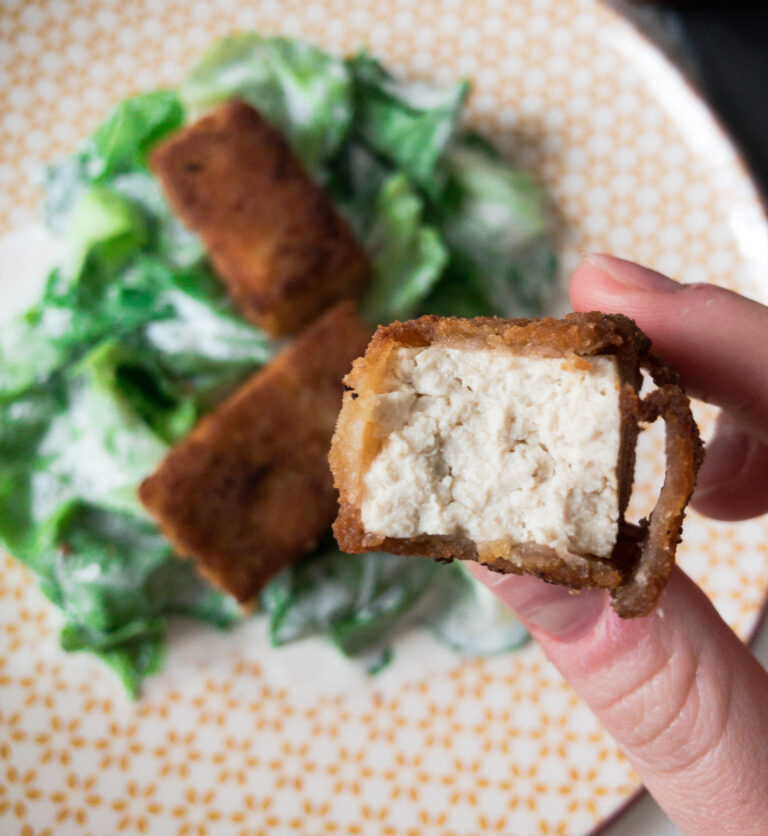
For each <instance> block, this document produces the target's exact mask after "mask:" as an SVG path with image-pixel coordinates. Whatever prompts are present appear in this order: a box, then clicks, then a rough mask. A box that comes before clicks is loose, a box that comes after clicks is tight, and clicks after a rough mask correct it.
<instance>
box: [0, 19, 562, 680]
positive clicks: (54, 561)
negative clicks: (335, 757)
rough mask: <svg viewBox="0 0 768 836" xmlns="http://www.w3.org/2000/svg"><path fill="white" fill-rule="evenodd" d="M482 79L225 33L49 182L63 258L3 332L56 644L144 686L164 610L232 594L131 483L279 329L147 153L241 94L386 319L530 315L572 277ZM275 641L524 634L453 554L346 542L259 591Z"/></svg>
mask: <svg viewBox="0 0 768 836" xmlns="http://www.w3.org/2000/svg"><path fill="white" fill-rule="evenodd" d="M467 93H468V85H467V84H466V83H459V84H456V85H454V86H452V87H449V88H446V89H438V88H435V87H434V86H432V85H429V84H426V83H422V82H407V83H406V82H402V81H399V80H397V79H396V78H394V77H393V76H392V75H391V74H390V73H389V72H388V71H387V70H386V69H385V68H384V67H382V66H381V65H380V64H379V63H378V62H377V61H376V60H374V59H373V58H372V57H370V56H369V55H367V54H365V53H362V54H358V55H356V56H354V57H351V58H349V59H347V60H342V59H338V58H336V57H333V56H331V55H329V54H327V53H325V52H323V51H321V50H319V49H317V48H315V47H313V46H310V45H308V44H306V43H304V42H302V41H298V40H292V39H287V38H282V37H265V36H261V35H259V34H255V33H246V34H240V35H236V36H233V37H229V38H225V39H223V40H221V41H219V42H218V43H216V44H215V45H214V46H213V47H212V48H211V49H210V50H209V51H208V52H207V53H206V54H205V55H204V56H203V57H202V58H201V60H200V61H199V62H198V64H197V65H196V66H195V67H194V68H193V69H192V71H191V72H190V73H189V75H188V76H187V78H186V79H185V81H184V82H183V83H182V85H181V86H180V87H179V88H178V89H176V90H158V91H154V92H149V93H144V94H141V95H137V96H135V97H132V98H130V99H127V100H125V101H123V102H122V103H121V104H119V105H118V106H117V107H116V108H115V109H114V111H113V112H112V113H111V114H110V115H109V116H108V117H107V118H106V119H105V121H104V122H103V123H102V124H101V125H99V127H98V128H97V129H96V131H95V132H94V134H93V135H92V136H91V137H90V138H89V139H88V140H87V141H86V142H84V143H83V144H82V146H81V147H80V148H79V149H78V150H77V151H76V152H75V153H74V154H72V156H70V157H69V158H67V159H65V160H63V161H62V162H60V163H59V164H57V165H54V166H52V167H50V168H49V169H48V170H47V171H46V174H45V178H44V185H45V190H46V199H45V220H46V223H47V225H48V227H49V229H50V230H51V231H52V233H53V234H55V235H56V236H57V237H58V238H59V239H60V240H61V242H62V252H63V253H64V255H63V256H62V258H61V259H60V263H59V264H58V265H57V266H56V267H55V268H54V269H53V270H52V271H51V272H50V274H49V276H48V278H47V281H46V284H45V288H44V291H43V293H42V295H41V298H40V299H39V300H38V301H37V303H36V304H35V305H34V306H33V307H32V308H31V309H30V310H28V311H27V312H26V313H25V314H24V315H23V316H21V317H19V318H17V319H15V320H14V321H12V322H10V323H4V324H3V327H2V331H0V540H2V542H4V544H5V545H6V547H7V548H8V550H9V551H10V552H11V553H12V554H13V555H14V556H15V557H16V558H17V559H19V560H21V561H23V562H24V563H25V564H27V565H28V566H29V567H30V568H31V569H32V570H33V572H34V573H35V574H36V576H37V577H38V579H39V583H40V588H41V590H42V591H43V593H44V594H45V595H46V596H47V597H48V598H49V599H50V600H51V601H52V602H53V603H54V604H56V605H57V606H58V607H60V608H61V610H62V611H63V614H64V619H65V623H64V627H63V629H62V633H61V644H62V647H63V648H64V649H65V650H86V651H90V652H92V653H95V654H96V655H97V656H99V657H100V658H101V659H103V660H104V661H105V662H106V663H108V664H109V665H111V666H112V667H113V668H114V669H115V670H116V672H117V673H118V675H119V676H120V678H121V680H122V682H123V683H124V685H125V688H126V689H127V691H128V692H129V693H131V694H132V695H135V694H136V693H137V692H138V690H139V687H140V684H141V681H142V679H143V677H144V676H146V675H147V674H150V673H152V672H154V671H156V670H158V668H159V666H160V664H161V661H162V654H163V644H164V633H165V629H166V626H167V623H168V619H169V618H171V617H173V616H187V617H191V618H196V619H200V620H203V621H206V622H208V623H210V624H213V625H216V626H218V627H228V626H231V625H233V624H235V623H236V622H237V621H238V620H239V619H241V618H243V617H244V616H243V613H242V612H241V611H240V609H239V607H238V606H237V604H236V602H235V601H234V600H233V599H232V598H231V597H229V596H228V595H226V594H224V593H222V592H220V591H218V590H215V589H213V588H211V587H210V586H209V585H208V584H207V583H206V582H205V581H204V580H202V579H201V578H200V577H198V575H197V574H196V572H195V571H194V569H193V567H192V565H191V564H190V563H189V562H187V561H184V560H180V559H178V557H176V556H175V555H174V553H173V549H172V547H171V546H170V544H169V543H168V542H167V541H166V540H165V539H164V537H163V536H162V535H161V534H160V532H159V531H158V529H157V527H156V526H155V524H154V523H153V522H152V520H151V519H150V518H149V517H148V516H147V514H146V512H145V511H144V509H143V508H142V506H141V505H140V503H139V501H138V499H137V495H136V489H137V485H138V484H139V482H140V481H141V480H142V479H143V478H144V477H145V476H147V475H148V474H150V473H151V472H152V471H153V470H154V469H155V467H156V466H157V465H158V463H159V462H160V460H161V459H162V458H163V457H164V455H165V454H166V453H167V452H168V450H169V449H170V448H171V447H172V446H173V445H174V444H175V443H176V442H177V441H179V440H180V439H182V438H183V437H184V436H185V435H186V434H187V433H188V432H189V431H190V430H191V428H192V427H193V426H194V425H195V423H196V422H197V421H198V419H199V418H200V417H201V416H202V415H204V414H205V413H206V412H207V411H209V410H210V409H212V408H213V407H214V406H216V405H217V404H218V403H220V402H221V401H222V400H223V399H224V398H225V397H226V396H227V395H228V394H230V393H231V392H232V391H233V390H234V389H235V388H237V386H238V385H240V384H241V383H242V382H243V381H244V380H246V379H247V378H248V377H249V376H251V375H252V374H253V373H254V372H255V371H256V370H258V369H259V368H260V367H261V366H263V365H264V364H266V363H268V362H269V361H270V359H271V358H272V357H273V356H274V355H275V353H276V352H277V351H278V350H279V348H280V347H281V345H282V344H281V343H279V342H278V341H276V340H274V339H272V338H270V337H268V336H267V335H266V334H265V333H264V332H262V331H261V330H259V329H258V328H255V327H254V326H253V325H251V324H249V323H248V322H247V321H246V320H245V319H244V318H243V317H242V316H241V315H240V314H239V313H238V311H237V310H236V309H235V307H234V306H233V304H232V303H231V301H230V299H229V298H228V297H227V295H226V293H225V291H224V288H223V286H222V285H221V284H220V282H219V280H218V279H217V277H216V275H215V274H214V272H213V271H212V269H211V267H210V265H209V263H208V262H207V260H206V255H205V252H204V249H203V247H202V245H201V243H200V241H199V240H198V239H197V237H196V236H195V235H193V234H192V233H191V232H189V231H188V230H187V229H185V228H184V227H183V226H182V225H181V223H180V222H179V221H178V220H177V219H176V218H175V217H174V215H173V214H172V212H171V211H170V209H169V208H168V205H167V204H166V201H165V199H164V197H163V195H162V193H161V191H160V189H159V186H158V184H157V182H156V181H155V178H154V177H153V175H152V174H151V172H150V171H149V169H148V166H147V157H148V154H149V152H150V151H151V149H152V148H153V147H154V146H155V144H156V143H157V142H158V141H159V140H161V139H162V138H164V137H166V136H168V135H169V134H171V133H172V132H174V131H175V130H177V129H178V128H179V127H181V126H182V125H183V124H185V123H186V122H187V121H189V120H190V119H194V118H196V117H197V116H198V115H200V114H201V113H204V112H205V111H207V110H209V109H210V108H211V107H213V106H215V105H217V104H219V103H220V102H223V101H225V100H228V99H232V98H237V99H241V100H244V101H246V102H248V103H250V104H252V105H254V106H255V107H256V108H257V109H258V110H259V111H260V112H261V113H262V114H263V115H264V116H265V117H266V118H267V119H269V120H270V121H271V122H272V123H273V124H274V125H275V126H276V127H277V128H278V129H279V130H280V131H281V132H282V133H283V135H284V136H285V137H286V139H287V140H288V141H289V142H290V144H291V145H292V147H293V148H294V150H295V151H296V153H297V154H298V156H299V157H300V159H301V160H302V162H303V164H304V166H305V167H306V169H307V171H308V172H309V173H310V174H311V175H312V177H313V178H314V179H315V181H316V182H317V183H319V184H320V185H321V186H322V187H323V188H324V189H325V190H326V191H327V192H328V194H329V195H330V196H331V198H332V199H333V201H334V202H335V204H336V206H337V207H338V209H339V210H340V211H341V213H342V214H343V215H344V216H345V217H346V219H347V220H348V222H349V223H350V225H351V227H352V229H353V230H354V232H355V233H356V235H357V236H358V239H359V240H360V241H361V243H362V244H363V246H364V248H365V250H366V252H367V253H368V255H369V258H370V260H371V264H372V270H373V277H372V280H371V283H370V285H369V288H368V290H367V291H366V293H365V295H364V297H363V299H362V300H361V310H362V312H363V315H364V316H365V317H366V318H367V319H368V321H369V322H370V323H371V324H376V323H384V322H389V321H391V320H393V319H403V318H408V317H411V316H413V315H419V314H421V313H435V314H456V315H459V316H479V315H492V314H498V315H501V316H507V317H509V316H534V315H538V314H540V313H542V311H543V310H544V308H545V305H546V302H547V299H548V296H549V294H550V291H551V288H552V285H553V282H554V277H555V271H556V261H555V256H554V253H553V250H552V247H551V244H550V242H549V239H548V227H549V221H548V213H547V208H546V201H545V195H544V193H543V190H542V188H541V187H540V186H539V185H538V184H537V183H536V182H535V181H534V179H533V178H532V177H531V176H530V175H528V174H527V173H525V172H522V171H520V170H518V169H516V168H514V167H513V166H512V165H511V164H510V163H509V162H508V161H507V160H505V159H504V158H503V157H502V156H501V155H500V154H499V153H498V151H497V150H496V149H495V148H494V147H493V146H492V145H491V144H490V143H489V142H488V141H487V140H486V139H484V138H482V137H480V136H478V135H477V134H474V133H472V132H468V131H465V130H463V129H462V128H461V127H460V120H461V113H462V107H463V105H464V102H465V100H466V96H467ZM261 609H262V610H263V611H264V612H265V613H266V617H267V618H268V620H269V630H270V635H271V638H272V641H273V643H274V644H276V645H280V644H283V643H286V642H291V641H295V640H297V639H300V638H302V637H304V636H308V635H318V634H320V635H326V636H328V637H329V638H330V639H331V640H332V641H333V642H334V644H335V645H336V646H338V647H339V648H340V649H341V651H343V652H344V653H346V654H348V655H351V656H359V657H361V658H363V659H364V660H365V664H366V665H367V666H368V667H369V669H370V670H376V669H378V668H380V667H381V666H382V665H383V664H385V663H386V662H387V660H388V659H389V658H390V655H391V653H390V649H389V648H390V645H391V643H392V640H393V637H394V635H395V634H396V633H397V632H398V631H401V630H402V629H404V627H405V626H407V625H409V624H416V623H420V624H427V625H428V626H430V627H431V628H432V629H433V630H434V631H435V633H436V634H437V635H438V636H439V637H441V638H442V639H444V640H445V641H446V642H448V643H450V644H451V645H453V646H454V647H456V648H457V649H459V650H462V651H465V652H472V653H494V652H499V651H501V650H505V649H509V648H511V647H515V646H517V645H518V644H520V643H521V642H523V641H524V640H525V638H526V633H525V631H524V630H523V628H522V627H521V626H520V625H519V623H518V622H517V621H515V620H514V618H513V617H512V616H511V615H510V614H509V613H508V612H507V611H506V610H504V609H503V608H502V607H501V606H500V605H499V604H497V603H496V601H495V599H494V598H493V596H492V595H491V594H490V593H489V592H488V591H487V590H485V588H483V587H481V586H480V585H479V584H477V583H476V582H475V581H474V580H473V579H472V578H471V576H470V575H469V574H468V573H467V572H466V570H464V569H463V568H462V566H461V565H459V564H458V563H455V564H452V565H450V566H439V565H437V564H435V563H433V562H431V561H427V560H423V559H420V558H406V557H396V556H391V555H379V554H369V555H364V556H354V557H350V556H346V555H344V554H342V553H340V552H339V551H338V549H337V548H336V546H335V543H334V542H333V540H332V538H331V537H330V532H329V536H328V538H327V539H325V540H324V541H323V542H321V543H320V544H319V545H318V546H317V548H316V550H315V551H313V553H312V554H309V555H307V556H306V557H305V558H303V559H302V560H301V561H299V562H298V563H297V564H295V565H294V566H292V567H290V568H289V569H288V570H286V571H284V572H283V573H282V574H280V575H279V576H278V577H276V578H274V579H273V580H272V581H271V582H270V583H269V584H268V585H267V586H266V587H265V588H264V590H263V592H262V596H261Z"/></svg>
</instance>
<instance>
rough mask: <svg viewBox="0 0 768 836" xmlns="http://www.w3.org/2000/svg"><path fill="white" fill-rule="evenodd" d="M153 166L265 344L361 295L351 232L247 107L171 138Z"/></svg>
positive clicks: (362, 266) (226, 108)
mask: <svg viewBox="0 0 768 836" xmlns="http://www.w3.org/2000/svg"><path fill="white" fill-rule="evenodd" d="M151 166H152V170H153V172H154V173H155V174H156V175H157V177H158V178H159V179H160V183H161V184H162V187H163V190H164V191H165V194H166V196H167V198H168V200H169V201H170V203H171V206H172V207H173V209H174V210H175V211H176V213H177V214H178V215H179V217H180V218H181V219H182V220H183V221H184V223H185V224H187V226H189V227H190V228H191V229H193V230H194V231H195V232H197V233H198V234H199V235H200V237H201V238H202V240H203V242H204V244H205V246H206V248H207V250H208V254H209V256H210V258H211V261H212V262H213V265H214V266H215V268H216V270H217V271H218V273H219V274H220V276H221V278H222V279H223V280H224V282H225V283H226V285H227V286H228V288H229V291H230V293H231V294H232V296H233V298H234V300H235V302H236V303H237V305H238V306H239V307H240V309H241V310H242V312H243V314H244V315H245V316H246V317H248V319H250V320H251V321H252V322H254V323H255V324H256V325H259V326H261V327H263V328H265V329H266V330H268V331H269V332H270V333H271V334H274V335H276V336H281V335H285V334H293V333H296V332H297V331H299V330H300V329H301V328H303V327H304V326H305V325H306V324H308V323H309V322H311V321H312V320H313V319H314V318H315V317H316V316H318V315H319V314H320V313H321V312H322V311H323V310H324V309H325V308H326V307H328V306H329V305H330V304H332V303H334V302H336V301H338V300H340V299H347V298H354V297H356V296H357V295H358V294H359V293H360V292H361V290H362V289H363V288H364V286H365V284H366V282H367V279H368V274H369V264H368V258H367V257H366V255H365V253H364V252H363V249H362V247H361V246H360V244H359V243H358V242H357V240H356V239H355V237H354V235H353V234H352V231H351V229H350V228H349V226H348V225H347V223H346V221H345V220H344V219H343V218H342V217H341V215H340V214H339V213H338V211H337V210H336V208H335V207H334V205H333V204H332V202H331V200H330V198H329V197H328V195H326V194H325V192H324V191H323V190H322V189H321V188H320V187H319V186H317V185H316V184H315V183H314V182H312V180H311V179H310V177H309V176H308V174H307V173H306V172H305V171H304V168H303V167H302V165H301V162H300V161H299V159H298V158H297V157H296V155H295V154H294V152H293V150H292V149H291V148H290V146H289V145H288V143H287V142H286V140H285V139H284V138H283V137H282V135H281V134H280V133H279V132H278V131H277V130H276V129H275V128H274V127H272V125H271V124H270V123H269V122H267V121H266V120H265V119H264V118H262V116H261V115H260V114H259V113H258V111H256V110H255V109H254V108H253V107H251V106H250V105H248V104H245V103H244V102H238V101H234V102H229V103H227V104H224V105H222V106H220V107H219V108H218V109H216V110H214V111H213V112H212V113H209V114H207V115H205V116H203V117H201V118H200V119H198V120H197V121H196V122H194V123H193V124H191V125H189V126H188V127H186V128H184V129H182V130H181V131H178V132H177V133H175V134H173V135H172V136H171V137H169V138H168V139H167V140H165V141H164V142H163V143H161V144H160V145H159V146H158V147H157V148H156V149H155V151H154V153H153V154H152V159H151Z"/></svg>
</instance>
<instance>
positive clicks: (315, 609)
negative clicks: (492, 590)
mask: <svg viewBox="0 0 768 836" xmlns="http://www.w3.org/2000/svg"><path fill="white" fill-rule="evenodd" d="M437 571H439V567H438V565H437V564H436V563H434V562H432V561H429V560H424V559H422V558H412V557H398V556H394V555H385V554H365V555H354V556H352V557H350V556H349V555H346V554H343V553H342V552H340V551H339V550H338V549H337V548H335V546H327V547H324V548H323V549H321V550H320V551H319V552H318V553H316V554H314V555H312V556H310V557H308V558H306V559H305V560H303V561H300V562H299V563H297V564H296V565H294V566H292V567H290V568H288V569H287V570H285V571H284V572H283V573H282V574H281V575H279V576H278V577H277V578H275V579H274V580H273V581H271V582H270V583H269V584H268V585H267V586H266V587H265V589H264V591H263V593H262V605H263V606H264V608H265V610H266V611H267V612H268V613H269V618H270V636H271V639H272V642H273V644H275V645H281V644H286V643H287V642H292V641H296V640H297V639H301V638H304V637H306V636H311V635H320V634H327V635H329V636H330V638H331V639H332V640H333V642H334V643H335V644H336V645H337V647H339V649H340V650H342V651H343V652H344V653H346V654H348V655H352V656H364V657H369V660H370V663H371V665H373V666H378V665H380V664H381V662H382V661H383V659H382V657H381V651H382V650H384V649H385V648H386V647H387V644H388V642H389V641H391V639H392V634H393V633H394V631H395V630H396V629H397V628H398V627H400V626H402V625H403V624H404V623H405V622H406V621H407V620H408V619H409V618H411V617H412V612H413V609H414V606H415V605H416V603H417V602H418V601H419V599H421V598H422V597H423V596H424V595H425V593H426V592H427V590H428V589H429V586H430V583H431V581H432V579H433V578H434V576H435V573H436V572H437Z"/></svg>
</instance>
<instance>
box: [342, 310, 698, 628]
mask: <svg viewBox="0 0 768 836" xmlns="http://www.w3.org/2000/svg"><path fill="white" fill-rule="evenodd" d="M642 368H647V369H649V371H650V373H651V375H652V376H653V378H654V380H655V382H656V384H657V388H656V389H655V390H654V391H653V392H651V394H649V395H648V396H647V397H646V398H645V399H643V400H641V399H640V397H639V394H638V392H639V388H640V386H641V381H642V376H641V369H642ZM345 383H346V385H347V386H348V387H349V391H348V392H347V393H346V394H345V396H344V406H343V408H342V412H341V414H340V416H339V421H338V424H337V429H336V433H335V435H334V440H333V444H332V448H331V455H330V461H331V468H332V470H333V474H334V477H335V482H336V487H337V488H338V490H339V493H340V510H339V515H338V518H337V520H336V523H335V525H334V532H335V534H336V538H337V540H338V542H339V545H340V547H341V548H342V549H344V550H345V551H348V552H362V551H371V550H376V549H381V550H384V551H389V552H393V553H397V554H417V555H424V556H428V557H435V558H438V559H451V558H461V559H471V560H478V561H480V562H481V563H484V564H485V565H487V566H489V567H490V568H491V569H495V570H497V571H499V572H513V573H518V574H521V573H529V574H535V575H539V576H540V577H542V578H543V579H545V580H548V581H551V582H553V583H563V584H566V585H569V586H571V587H574V588H581V587H588V586H600V587H604V588H607V589H610V590H611V591H612V594H613V602H614V608H615V609H616V610H617V612H618V613H619V614H620V615H623V616H626V617H629V616H635V615H643V614H646V613H647V612H649V611H650V610H651V609H652V608H653V606H655V603H656V600H657V599H658V596H659V594H660V593H661V591H662V589H663V587H664V584H665V583H666V580H667V578H668V576H669V572H670V571H671V568H672V564H673V562H674V554H675V547H676V545H677V542H678V540H679V537H680V533H681V527H682V519H683V513H684V508H685V505H686V504H687V502H688V499H689V498H690V495H691V492H692V490H693V486H694V481H695V475H696V470H697V469H698V466H699V463H700V459H701V443H700V440H699V436H698V432H697V429H696V425H695V423H694V421H693V418H692V416H691V412H690V406H689V403H688V399H687V398H686V396H685V394H684V392H683V391H682V389H681V388H680V386H679V384H678V381H677V377H676V375H675V374H674V372H672V370H671V369H669V367H667V366H666V365H665V364H664V363H663V362H662V361H661V360H660V359H659V358H658V357H657V356H656V355H655V354H653V353H652V351H651V344H650V340H649V339H648V338H647V337H646V336H645V335H644V334H642V332H640V330H639V329H638V328H637V327H636V326H635V324H634V323H633V322H632V321H631V320H629V319H627V318H626V317H623V316H618V315H617V316H606V315H603V314H598V313H593V314H571V315H570V316H566V317H565V318H564V319H562V320H554V319H545V320H501V319H484V318H481V319H474V320H460V319H452V318H449V319H441V318H439V317H422V318H421V319H418V320H414V321H412V322H405V323H394V324H393V325H391V326H389V327H387V328H379V329H378V331H377V332H376V334H375V336H374V338H373V339H372V341H371V343H370V345H369V347H368V350H367V351H366V354H365V356H364V357H363V358H360V359H358V360H356V361H355V364H354V367H353V370H352V372H351V373H350V374H349V375H348V376H347V377H346V379H345ZM659 415H663V417H664V419H665V421H666V423H667V457H668V459H667V478H666V481H665V485H664V488H663V489H662V493H661V496H660V498H659V502H658V505H657V507H656V509H655V510H654V512H653V514H652V516H651V520H650V525H648V524H647V523H645V522H644V523H643V524H641V525H639V526H633V525H630V524H629V523H627V522H625V520H624V511H625V509H626V507H627V503H628V500H629V496H630V493H631V489H632V482H633V471H634V457H635V443H636V440H637V433H638V423H639V422H640V421H652V420H654V419H655V418H656V417H657V416H659Z"/></svg>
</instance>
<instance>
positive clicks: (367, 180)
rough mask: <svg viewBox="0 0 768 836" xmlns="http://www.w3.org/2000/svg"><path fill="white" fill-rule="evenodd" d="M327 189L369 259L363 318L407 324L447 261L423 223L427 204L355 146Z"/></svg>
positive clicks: (435, 234)
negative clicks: (397, 320) (406, 320)
mask: <svg viewBox="0 0 768 836" xmlns="http://www.w3.org/2000/svg"><path fill="white" fill-rule="evenodd" d="M327 187H328V189H329V191H330V193H331V195H332V196H333V198H334V199H335V201H336V205H337V206H338V207H339V209H340V210H341V212H342V214H344V216H345V217H346V219H347V220H348V222H349V224H350V226H351V227H352V229H353V230H354V232H355V234H356V235H357V237H358V238H359V239H360V241H361V243H362V244H363V247H364V248H365V250H366V252H367V253H368V255H369V257H370V259H371V266H372V268H373V271H372V272H373V278H372V281H371V283H370V285H369V287H368V289H367V290H366V292H365V294H364V296H363V299H362V300H361V310H362V312H363V314H364V316H365V317H366V318H367V319H368V320H369V321H370V322H371V323H372V324H379V323H382V324H383V323H388V322H391V321H392V320H393V319H407V318H408V317H409V316H411V315H412V314H414V313H415V312H416V311H417V310H418V309H419V307H420V303H421V302H422V301H423V300H424V298H425V297H427V295H428V294H429V292H430V290H431V289H432V288H433V287H434V286H435V284H436V283H437V282H438V281H439V279H440V276H441V274H442V272H443V269H444V267H445V265H446V262H447V261H448V253H447V250H446V248H445V246H444V244H443V242H442V239H441V237H440V235H439V234H438V232H437V230H436V229H435V227H434V226H432V225H431V224H428V223H426V221H425V218H424V213H425V199H424V198H423V197H422V195H421V194H420V193H419V191H418V190H417V189H416V188H415V187H414V186H412V185H411V183H410V181H409V180H408V179H407V177H406V176H405V175H403V174H400V173H392V168H391V167H390V166H388V165H387V164H385V163H383V162H382V161H381V160H380V159H379V158H377V157H376V156H375V155H374V154H372V153H371V152H370V151H369V150H368V149H367V148H366V147H365V146H364V145H362V144H361V143H359V142H357V141H351V142H349V143H347V145H346V146H345V148H344V149H343V152H342V153H340V154H339V155H338V157H337V159H336V160H335V162H334V167H333V169H332V171H331V176H330V178H329V182H328V184H327Z"/></svg>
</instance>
